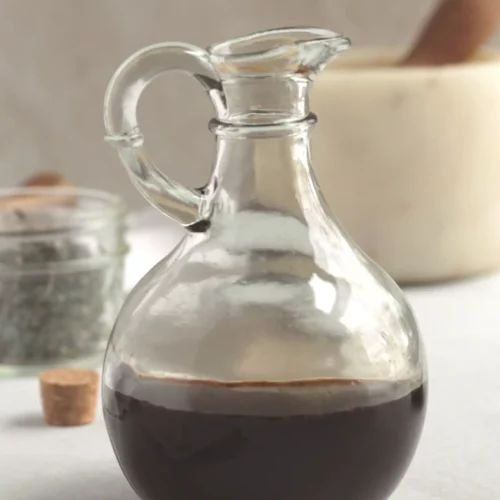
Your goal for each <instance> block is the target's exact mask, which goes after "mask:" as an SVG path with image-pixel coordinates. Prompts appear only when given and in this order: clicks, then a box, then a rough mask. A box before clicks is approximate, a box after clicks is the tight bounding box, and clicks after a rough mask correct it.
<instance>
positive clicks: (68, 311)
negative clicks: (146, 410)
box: [0, 187, 127, 376]
mask: <svg viewBox="0 0 500 500" xmlns="http://www.w3.org/2000/svg"><path fill="white" fill-rule="evenodd" d="M124 214H125V211H124V207H123V205H122V203H121V201H120V199H119V198H118V197H116V196H114V195H111V194H108V193H105V192H100V191H95V190H87V189H76V188H62V187H54V188H16V189H2V190H0V376H1V375H12V374H21V373H30V372H37V371H38V370H40V369H43V368H45V367H47V366H55V365H82V364H93V363H94V362H98V360H99V358H101V357H102V353H103V350H104V348H105V346H106V342H107V339H108V337H109V334H110V332H111V328H112V325H113V323H114V320H115V317H116V315H117V313H118V309H119V308H120V306H121V304H122V301H123V293H124V292H123V268H124V257H125V255H126V253H127V244H126V240H125V222H124Z"/></svg>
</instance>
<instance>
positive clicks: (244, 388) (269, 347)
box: [103, 215, 427, 500]
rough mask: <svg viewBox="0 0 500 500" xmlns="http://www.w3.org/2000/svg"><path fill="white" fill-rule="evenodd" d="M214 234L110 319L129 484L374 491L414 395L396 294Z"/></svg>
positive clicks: (401, 444) (403, 442)
mask: <svg viewBox="0 0 500 500" xmlns="http://www.w3.org/2000/svg"><path fill="white" fill-rule="evenodd" d="M270 217H272V215H270ZM283 222H284V221H281V223H283ZM285 224H286V222H285ZM258 225H259V228H260V229H258V228H255V229H256V231H255V232H253V235H254V236H256V234H257V230H259V231H261V232H262V230H263V229H262V219H259V224H258ZM245 227H246V230H249V231H250V232H251V233H252V230H251V228H249V224H248V221H247V224H246V225H245ZM277 227H278V226H276V228H277ZM273 234H274V238H279V237H280V236H282V234H281V235H280V231H275V232H274V233H273ZM296 236H297V234H296ZM299 240H300V238H299ZM221 241H225V242H226V243H227V240H226V239H225V238H224V237H223V234H222V233H221V234H220V235H217V228H212V229H211V232H210V236H208V235H206V234H205V235H191V236H188V237H186V238H185V239H184V241H183V242H181V243H180V245H179V246H178V247H177V249H176V250H175V251H174V252H173V253H172V255H171V256H170V257H168V258H167V259H165V260H164V261H162V262H160V263H159V264H158V265H157V266H156V267H155V268H154V269H153V270H152V271H151V272H150V273H149V274H148V275H146V277H145V278H144V279H143V280H142V282H141V283H140V284H139V286H138V287H137V288H136V289H135V290H134V291H133V292H132V293H131V295H130V296H129V298H128V300H127V301H126V304H125V306H124V308H123V310H122V312H121V314H120V316H119V318H118V321H117V323H116V326H115V330H114V333H113V335H112V338H111V341H110V344H109V348H108V351H107V355H106V362H105V370H104V376H103V382H104V384H103V407H104V416H105V420H106V424H107V429H108V433H109V436H110V438H111V442H112V443H113V447H114V450H115V453H116V455H117V457H118V460H119V462H120V464H121V467H122V470H123V471H124V473H125V475H126V476H127V478H128V480H129V482H130V484H131V485H132V487H133V488H134V490H135V491H136V492H137V494H138V495H139V496H140V498H141V499H144V500H161V499H162V498H164V496H165V495H168V496H169V497H170V498H172V499H175V500H191V499H195V498H201V497H203V496H204V495H205V497H206V496H207V495H208V498H212V497H211V496H210V495H213V498H218V499H223V500H226V499H227V500H229V499H234V498H239V499H241V500H247V499H248V500H253V499H254V498H256V497H258V498H261V499H264V500H271V499H273V498H276V496H277V495H278V496H280V495H281V496H284V497H286V498H289V499H292V500H305V499H313V500H316V499H318V500H319V499H322V498H325V497H328V496H329V495H332V496H339V498H344V499H346V500H350V499H359V498H362V499H365V498H366V499H367V500H385V499H387V498H388V497H389V495H390V494H391V493H392V491H393V490H394V488H395V487H396V486H397V484H398V482H399V480H400V479H401V477H402V476H403V475H404V473H405V471H406V469H407V467H408V465H409V463H410V461H411V458H412V457H413V454H414V452H415V449H416V446H417V444H418V441H419V437H420V432H421V429H422V425H423V421H424V416H425V409H426V399H427V378H426V371H425V359H424V356H423V350H422V347H421V344H420V340H419V338H418V334H417V332H416V330H414V329H413V328H414V323H413V319H412V317H411V312H410V311H409V310H408V309H407V307H406V305H405V303H404V302H403V300H402V298H401V300H400V299H395V298H394V297H393V296H392V295H390V294H388V293H386V292H383V290H384V286H383V285H382V284H381V283H380V282H379V281H378V280H373V282H372V283H373V288H372V292H373V296H372V298H371V299H370V295H369V294H367V286H368V288H369V287H370V285H363V286H361V287H359V288H358V287H356V286H353V285H352V284H350V283H348V282H347V280H343V279H342V278H341V276H338V275H337V276H336V277H335V278H334V277H333V276H331V275H328V273H326V272H325V270H324V268H323V266H321V265H320V264H319V262H318V261H319V259H318V258H317V257H318V255H304V254H302V255H300V253H299V252H297V253H295V252H283V253H280V252H276V245H273V247H274V252H273V250H272V249H270V248H267V249H263V248H262V246H261V244H262V240H259V238H254V237H252V238H250V239H249V240H248V241H253V244H254V245H255V246H257V247H259V246H260V249H257V250H256V249H254V250H251V249H249V248H247V249H246V250H245V251H243V249H242V248H241V247H239V248H238V249H236V248H233V249H231V248H228V247H227V246H226V245H224V247H222V246H220V245H219V243H220V242H221ZM296 241H297V240H296ZM240 242H241V241H240ZM316 243H318V244H319V245H320V246H321V247H322V248H323V249H325V250H326V249H328V248H329V247H330V243H329V242H328V240H327V239H326V240H318V241H316ZM381 276H383V275H381ZM365 277H366V276H365ZM381 279H382V280H383V281H384V280H387V284H389V283H390V280H389V279H388V278H385V277H382V278H381ZM361 281H363V280H362V279H361ZM389 286H390V285H389ZM382 311H383V312H382ZM291 472H292V473H291ZM207 492H208V493H207Z"/></svg>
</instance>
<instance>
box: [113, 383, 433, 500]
mask: <svg viewBox="0 0 500 500" xmlns="http://www.w3.org/2000/svg"><path fill="white" fill-rule="evenodd" d="M129 382H130V380H129ZM370 384H371V383H370V382H369V381H368V382H367V381H363V382H361V381H335V380H329V381H317V382H311V383H310V384H309V385H308V384H295V385H294V384H292V383H290V384H282V385H280V386H278V385H274V386H273V385H272V384H271V385H267V386H263V385H262V386H260V387H259V386H258V385H254V386H253V387H250V386H247V387H246V388H244V387H242V386H218V387H217V386H211V384H207V383H206V382H198V383H196V382H189V383H186V382H184V383H180V382H179V381H173V380H164V381H159V380H156V381H154V382H153V381H152V379H149V382H148V379H146V378H142V379H141V378H139V377H137V375H135V380H134V381H133V383H132V384H129V385H128V387H129V389H127V392H128V393H129V394H130V393H132V394H133V396H130V395H128V394H125V393H122V392H118V391H116V390H111V389H109V388H105V390H104V409H105V418H106V423H107V427H108V431H109V434H110V437H111V441H112V443H113V447H114V449H115V452H116V455H117V457H118V460H119V462H120V465H121V467H122V469H123V472H124V473H125V475H126V476H127V478H128V480H129V482H130V484H131V485H132V487H133V488H134V489H135V491H136V492H137V494H138V495H139V496H140V497H141V499H143V500H281V499H283V500H386V499H387V498H388V497H389V495H390V494H391V493H392V491H393V490H394V489H395V487H396V486H397V484H398V482H399V481H400V480H401V478H402V476H403V475H404V473H405V471H406V469H407V467H408V465H409V463H410V461H411V458H412V457H413V454H414V451H415V448H416V445H417V442H418V440H419V437H420V432H421V428H422V423H423V419H424V413H425V400H426V391H425V385H423V386H420V387H418V388H416V389H413V390H410V389H409V390H406V391H404V390H403V391H402V392H401V391H400V392H398V391H397V389H398V386H397V385H394V383H391V384H389V383H387V387H386V389H387V390H389V388H390V393H389V394H391V393H394V394H398V397H397V398H396V399H393V400H390V398H387V391H386V393H385V394H386V396H385V399H386V400H387V399H389V401H388V402H381V403H379V402H377V401H376V398H375V396H373V394H375V393H377V394H379V395H380V394H382V392H381V383H380V382H377V383H375V382H374V383H373V384H377V390H376V391H372V390H371V387H370ZM143 385H144V387H146V386H147V385H149V387H148V388H147V390H146V389H143V388H142V386H143ZM117 387H120V384H117ZM131 387H133V389H130V388H131ZM162 387H163V389H164V390H163V389H162ZM173 387H175V389H173ZM338 388H340V389H341V396H340V395H339V394H338V392H339V391H337V389H338ZM350 388H352V389H353V394H355V396H352V397H351V396H350V395H349V394H350ZM399 388H400V389H401V387H399ZM141 393H142V394H143V395H148V399H149V400H151V399H153V400H154V401H155V402H154V403H151V402H148V401H145V400H144V399H143V398H141V397H139V395H140V394H141ZM153 393H154V397H153V398H151V397H150V396H151V395H152V394H153ZM174 393H175V398H176V403H175V404H174V405H173V406H174V407H177V408H178V407H179V405H181V404H182V405H184V406H185V407H186V408H193V407H196V408H198V407H199V408H202V410H201V411H200V410H197V411H185V410H181V409H172V407H171V406H170V404H169V398H170V399H171V400H172V401H173V399H172V398H173V396H174ZM308 394H310V396H309V395H308ZM319 394H321V395H319ZM401 394H402V395H401ZM163 396H164V397H165V399H164V401H165V404H164V405H163V404H161V405H160V404H158V402H159V401H161V400H162V397H163ZM350 398H351V399H352V400H353V401H352V402H353V403H354V404H349V399H350ZM363 398H364V399H365V402H366V405H364V406H363V405H360V404H359V403H360V402H362V401H363ZM337 400H338V401H337ZM276 402H278V404H276ZM295 403H297V404H298V403H300V404H299V406H301V407H303V408H304V411H303V412H302V413H300V412H298V408H296V407H295V406H294V404H295ZM337 403H338V406H339V407H341V408H344V409H341V410H339V411H335V407H336V406H337ZM374 403H375V404H374ZM214 407H215V408H217V407H219V408H220V409H221V410H220V412H217V411H214ZM349 407H350V409H346V408H349ZM238 408H239V409H240V411H238ZM325 408H331V410H329V411H328V412H325V411H324V409H325ZM319 411H320V413H318V412H319ZM280 412H281V413H282V416H280V415H279V413H280ZM291 413H292V414H291Z"/></svg>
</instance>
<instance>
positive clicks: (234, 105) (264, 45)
mask: <svg viewBox="0 0 500 500" xmlns="http://www.w3.org/2000/svg"><path fill="white" fill-rule="evenodd" d="M349 46H350V42H349V40H348V39H347V38H345V37H344V36H342V35H340V34H338V33H335V32H333V31H329V30H325V29H319V28H280V29H275V30H268V31H261V32H258V33H254V34H252V35H247V36H244V37H241V38H236V39H234V40H229V41H227V42H222V43H217V44H214V45H211V46H210V47H209V48H208V54H209V58H210V61H211V63H212V65H213V66H214V68H215V71H216V72H217V73H218V74H219V75H220V78H221V81H222V86H223V89H224V94H225V97H226V102H227V108H226V109H225V110H224V115H223V116H219V117H218V119H219V120H220V121H222V122H226V123H231V124H239V125H252V124H268V123H271V124H276V123H282V122H287V121H297V120H302V119H304V118H306V117H307V115H308V114H309V107H308V97H309V91H310V83H311V82H312V81H313V80H314V77H315V76H316V74H317V73H319V72H320V71H321V70H322V69H323V68H324V67H325V66H326V65H327V64H328V62H329V61H330V60H331V59H333V58H334V57H335V56H336V55H337V54H339V53H340V52H342V51H344V50H346V49H347V48H349Z"/></svg>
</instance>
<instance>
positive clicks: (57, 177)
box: [0, 170, 77, 210]
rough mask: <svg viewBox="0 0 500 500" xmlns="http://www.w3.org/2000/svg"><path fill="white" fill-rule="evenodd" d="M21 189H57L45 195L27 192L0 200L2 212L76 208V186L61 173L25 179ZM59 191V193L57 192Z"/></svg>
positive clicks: (50, 173) (50, 172) (44, 174)
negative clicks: (65, 207)
mask: <svg viewBox="0 0 500 500" xmlns="http://www.w3.org/2000/svg"><path fill="white" fill-rule="evenodd" d="M20 187H21V188H37V189H51V188H53V189H56V190H55V191H54V192H51V193H48V194H43V193H39V194H37V193H34V192H31V193H30V192H25V193H22V194H13V195H12V196H6V197H2V198H0V210H3V209H7V210H18V209H20V210H23V209H33V208H47V207H52V206H68V207H72V206H75V205H76V203H77V197H76V194H75V192H74V186H73V185H72V184H71V183H70V182H69V180H68V179H67V178H66V177H65V176H64V175H62V174H61V173H59V172H56V171H52V170H48V171H43V172H38V173H37V174H34V175H32V176H31V177H29V178H27V179H25V180H24V181H23V182H22V183H21V186H20ZM57 189H59V191H58V190H57Z"/></svg>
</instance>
